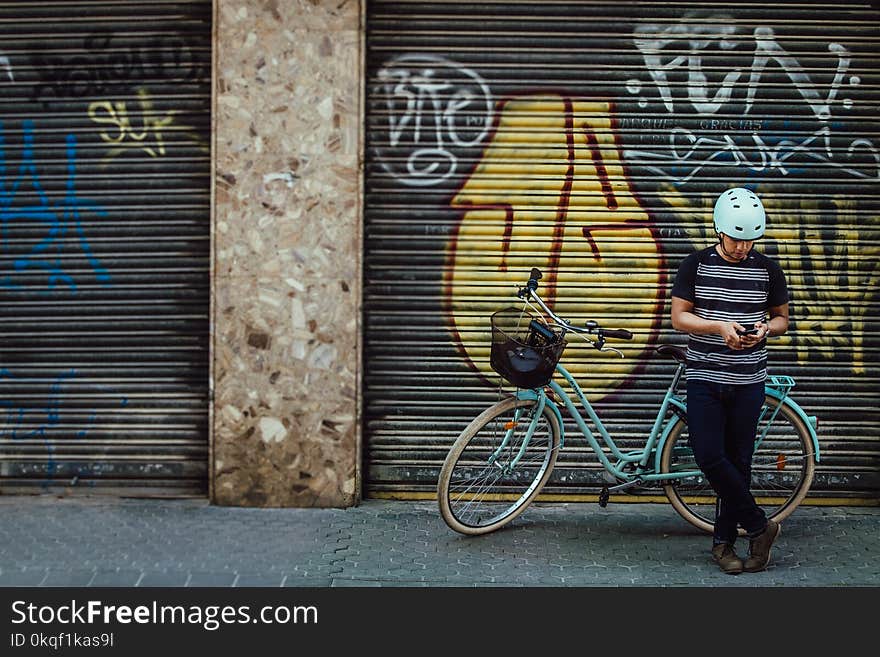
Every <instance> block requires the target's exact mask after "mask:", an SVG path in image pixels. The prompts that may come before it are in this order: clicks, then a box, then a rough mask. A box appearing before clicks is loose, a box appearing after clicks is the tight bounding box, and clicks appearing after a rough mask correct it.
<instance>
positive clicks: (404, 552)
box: [0, 496, 880, 587]
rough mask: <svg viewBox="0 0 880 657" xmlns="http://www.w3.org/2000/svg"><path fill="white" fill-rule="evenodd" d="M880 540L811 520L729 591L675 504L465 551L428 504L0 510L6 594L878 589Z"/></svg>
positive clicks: (84, 505)
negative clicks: (202, 589)
mask: <svg viewBox="0 0 880 657" xmlns="http://www.w3.org/2000/svg"><path fill="white" fill-rule="evenodd" d="M878 538H880V508H878V507H818V506H817V507H811V506H802V507H800V508H799V509H798V510H797V511H796V512H795V513H794V515H793V516H791V517H790V518H789V519H788V520H786V522H784V523H783V533H782V535H781V537H780V539H779V540H778V542H777V545H776V546H775V547H774V551H773V559H772V563H771V566H770V568H769V569H768V570H767V571H765V572H763V573H754V574H742V575H738V576H730V575H724V574H722V573H721V572H720V571H719V570H718V568H717V567H716V566H715V565H714V563H712V561H711V559H710V556H709V547H710V538H709V537H708V535H705V534H701V533H699V532H698V531H697V530H696V529H693V528H692V527H691V526H690V525H688V524H687V523H686V522H685V521H684V520H682V519H681V518H680V517H679V516H678V515H677V514H676V513H675V511H674V510H673V509H672V508H671V507H670V506H669V505H667V504H623V503H617V504H615V503H614V502H612V503H611V504H609V506H608V507H607V508H604V509H603V508H600V507H599V506H598V504H580V503H555V504H536V505H533V506H532V507H530V508H529V509H528V510H527V511H526V512H525V513H524V515H523V516H521V517H520V518H519V519H518V520H516V521H515V522H514V523H512V524H511V525H509V526H508V527H506V528H505V529H503V530H500V531H498V532H495V533H494V534H489V535H486V536H482V537H465V536H461V535H458V534H456V533H454V532H452V531H451V530H450V529H449V528H448V527H447V526H446V525H445V524H444V523H443V521H442V519H441V518H440V515H439V513H438V511H437V506H436V504H435V503H433V502H407V501H390V500H365V501H364V502H362V503H361V504H360V505H359V506H358V507H355V508H351V509H246V508H230V507H218V506H211V505H209V504H208V503H207V502H206V501H200V500H155V499H116V498H113V499H108V498H101V497H92V498H57V497H54V496H11V497H0V586H2V587H11V586H40V587H151V586H168V587H185V586H208V587H255V586H260V587H264V586H265V587H280V586H287V587H304V586H315V587H343V586H348V587H352V586H354V587H412V586H419V587H440V586H466V587H473V586H480V587H482V586H491V587H512V586H517V587H519V586H551V587H581V586H615V587H630V586H637V587H639V586H650V587H702V586H734V587H763V586H784V587H804V586H809V587H816V586H838V587H840V586H844V587H853V586H878V585H880V540H878ZM745 547H746V545H745V543H743V544H742V545H741V546H740V552H741V553H742V552H744V551H745Z"/></svg>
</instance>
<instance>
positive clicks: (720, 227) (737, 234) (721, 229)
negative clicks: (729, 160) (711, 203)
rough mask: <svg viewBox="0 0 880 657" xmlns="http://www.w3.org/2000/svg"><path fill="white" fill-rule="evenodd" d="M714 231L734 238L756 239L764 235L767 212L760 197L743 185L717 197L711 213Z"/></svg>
mask: <svg viewBox="0 0 880 657" xmlns="http://www.w3.org/2000/svg"><path fill="white" fill-rule="evenodd" d="M712 219H713V220H714V222H715V232H716V233H724V234H725V235H727V236H728V237H732V238H733V239H736V240H756V239H758V238H760V237H763V235H764V228H765V226H766V225H767V214H766V213H765V212H764V206H763V204H762V203H761V199H759V198H758V197H757V196H755V194H754V192H751V191H749V190H748V189H744V188H743V187H734V188H733V189H728V190H727V191H726V192H724V193H723V194H721V196H719V197H718V200H717V201H715V210H714V211H713V213H712Z"/></svg>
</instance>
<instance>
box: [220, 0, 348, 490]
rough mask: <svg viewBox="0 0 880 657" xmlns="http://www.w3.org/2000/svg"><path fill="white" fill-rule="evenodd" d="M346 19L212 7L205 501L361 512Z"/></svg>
mask: <svg viewBox="0 0 880 657" xmlns="http://www.w3.org/2000/svg"><path fill="white" fill-rule="evenodd" d="M360 22H361V11H360V6H359V2H358V0H262V1H260V2H256V1H254V0H215V57H216V60H215V66H214V69H215V81H214V84H215V93H214V97H215V107H214V136H215V154H214V163H215V171H214V179H213V184H214V190H213V192H214V213H213V214H214V216H213V231H212V234H213V248H214V263H213V272H212V277H211V280H212V286H213V290H212V300H213V327H212V331H213V333H212V337H213V348H214V355H213V361H212V366H213V374H212V382H213V399H214V404H213V413H212V427H213V435H212V441H211V448H212V449H211V452H212V453H211V470H212V473H211V498H212V500H213V502H215V503H216V504H221V505H237V506H260V507H269V506H272V507H277V506H295V507H344V506H351V505H354V504H356V503H357V502H358V501H359V497H360V429H359V421H358V420H359V418H358V395H359V388H360V383H359V373H358V368H359V362H360V357H359V351H358V350H359V344H360V340H359V332H360V296H361V295H360V289H361V281H360V276H361V227H360V214H361V212H360V205H361V203H360V198H361V194H360V164H359V163H360V156H359V154H360V130H361V127H360V126H361V115H362V111H361V91H360V90H361V84H362V82H361V77H362V71H361V61H362V57H361V47H362V46H361V34H362V32H361V25H360Z"/></svg>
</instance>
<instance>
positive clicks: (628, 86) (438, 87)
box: [364, 0, 880, 501]
mask: <svg viewBox="0 0 880 657" xmlns="http://www.w3.org/2000/svg"><path fill="white" fill-rule="evenodd" d="M367 7H368V11H367V71H366V75H367V78H366V93H367V113H366V119H365V120H366V125H367V141H366V148H367V150H366V177H365V194H366V197H365V268H364V277H365V288H364V289H365V292H364V294H365V297H364V312H365V336H364V344H365V349H364V409H365V413H364V418H365V419H364V423H365V450H364V451H365V461H366V464H365V466H366V481H367V488H366V494H367V495H368V496H369V495H374V496H381V495H385V496H402V497H418V496H424V497H428V496H431V495H432V494H433V491H434V490H435V486H436V479H437V474H438V472H439V467H440V465H441V463H442V460H443V458H444V456H445V453H446V451H447V450H448V448H449V446H450V445H451V443H452V441H453V440H454V438H455V437H456V436H457V434H458V433H459V432H460V431H461V430H462V429H463V428H464V426H465V425H466V424H467V422H468V421H469V420H470V419H471V418H473V417H474V416H475V415H476V414H477V413H478V412H479V411H480V410H482V409H483V408H485V406H486V405H488V404H489V403H490V402H492V401H494V400H495V399H496V398H497V383H498V379H497V377H493V376H491V372H490V370H489V368H488V343H487V340H488V332H487V331H488V322H489V315H490V314H491V313H492V312H493V311H495V310H497V309H499V308H500V307H502V306H504V305H507V302H508V300H509V299H511V297H512V292H513V290H514V285H515V284H520V285H521V284H522V283H523V282H524V280H525V278H526V277H527V273H528V271H529V268H530V267H532V266H537V267H540V268H541V269H543V270H544V273H545V279H544V291H545V293H547V294H548V296H549V298H550V299H552V300H553V301H554V302H555V304H556V308H557V309H558V310H560V311H561V314H562V315H563V316H569V317H570V318H574V319H576V320H586V319H595V320H598V321H599V322H600V323H601V324H602V325H603V326H606V327H609V328H618V327H621V328H627V329H630V330H632V331H633V332H634V333H635V339H634V340H633V341H632V342H628V343H616V344H615V345H614V346H617V347H619V348H620V349H621V350H622V351H623V353H624V354H625V356H626V358H625V359H620V358H617V357H615V356H614V355H613V354H599V353H597V352H595V351H587V350H586V349H574V350H572V349H571V348H569V350H568V351H567V352H566V362H567V364H571V365H572V366H573V369H574V371H575V373H576V374H577V376H578V377H579V379H580V381H581V382H582V384H583V385H584V386H585V389H586V390H587V391H588V395H589V396H590V397H591V399H592V400H593V402H594V405H595V406H596V407H597V410H598V411H599V412H600V415H601V416H602V418H603V419H604V420H605V421H606V425H607V426H608V428H609V430H610V431H611V433H612V435H613V437H614V438H615V439H616V440H617V441H618V442H620V443H622V446H623V447H624V448H626V447H636V446H639V445H641V444H642V442H643V439H644V437H645V436H646V435H647V433H648V430H649V429H650V425H651V421H652V419H653V412H654V411H655V409H656V407H657V405H658V404H659V402H660V399H661V398H662V393H663V390H664V388H665V386H666V385H667V383H668V381H669V377H670V375H671V373H672V371H673V365H672V363H671V362H670V361H667V360H663V359H662V358H661V357H659V356H657V355H656V354H655V353H654V352H653V347H654V346H655V345H657V344H659V343H664V342H671V343H675V344H683V343H684V340H685V338H684V336H683V335H680V334H678V333H676V332H675V331H673V330H672V328H671V324H670V322H669V288H670V286H671V281H672V278H673V276H674V274H675V271H676V268H677V267H678V264H679V262H680V261H681V259H682V258H683V257H684V256H685V255H686V254H688V253H690V252H691V251H693V250H694V249H696V248H699V247H702V246H708V245H709V244H710V242H711V240H713V239H714V236H713V234H712V231H711V226H710V221H709V218H710V216H711V207H712V204H713V202H714V199H715V197H716V196H717V195H718V193H720V191H722V190H723V189H725V188H727V187H729V186H733V185H747V186H749V187H750V188H752V189H754V190H755V191H757V193H758V194H759V195H760V196H761V198H762V199H763V200H764V202H765V205H766V206H767V207H768V210H769V213H770V223H769V230H768V234H767V237H766V239H765V240H764V241H763V242H762V243H761V244H760V247H759V248H761V249H762V250H764V251H765V252H766V253H768V254H769V255H771V256H773V257H775V258H776V259H777V260H778V261H779V262H780V263H781V264H782V265H783V267H784V269H785V270H786V272H787V275H788V282H789V285H790V289H791V293H792V304H791V310H792V323H791V329H790V332H789V334H788V335H787V336H785V338H783V339H781V340H779V341H778V342H776V343H774V344H773V345H772V347H771V349H772V351H771V354H770V358H771V366H772V368H771V373H778V374H789V375H791V376H793V377H795V379H796V380H797V387H796V388H795V390H794V392H793V394H794V396H795V398H796V400H797V401H798V402H799V403H800V404H801V405H802V406H803V407H804V408H805V409H806V410H807V411H808V412H809V413H811V414H815V415H817V416H818V417H819V421H820V425H819V433H820V440H821V445H822V459H821V462H820V464H819V466H818V469H817V474H816V479H815V483H814V485H813V488H812V499H813V500H815V501H818V500H825V501H829V500H831V499H840V498H849V499H852V500H853V501H859V500H862V501H863V500H867V499H873V500H876V498H877V495H878V490H880V477H878V465H880V414H878V401H880V400H878V392H877V391H878V373H877V372H878V368H877V360H878V329H880V327H878V278H877V256H878V251H880V232H878V227H880V223H878V207H880V153H878V148H880V120H878V109H880V102H878V101H880V58H878V54H877V53H878V43H880V20H878V19H880V11H878V9H877V8H876V7H875V6H872V5H871V4H870V3H868V2H851V3H828V4H827V5H825V6H820V5H816V4H812V3H804V2H800V3H798V2H781V3H772V4H766V3H727V2H676V3H643V2H639V3H634V2H603V1H600V0H595V1H590V0H584V1H580V2H565V3H562V2H560V3H555V2H515V1H510V2H501V1H498V2H495V1H491V2H480V3H476V2H458V1H454V0H452V1H445V2H422V1H413V2H391V1H382V0H376V1H372V2H369V3H368V5H367ZM574 429H575V427H574V425H573V423H570V426H567V432H566V433H567V442H566V447H565V449H564V450H562V452H561V456H560V459H559V463H558V465H557V468H556V470H555V472H554V476H553V479H551V484H550V490H554V491H556V492H558V493H560V494H561V495H563V496H569V498H570V499H577V498H578V496H579V495H592V494H593V493H595V491H596V490H597V486H598V485H599V484H600V483H601V479H600V477H599V466H598V462H597V460H596V459H595V457H593V456H592V455H591V453H590V450H589V448H588V447H586V445H585V441H584V440H582V439H581V438H580V436H579V434H577V433H576V432H575V431H574ZM584 499H587V498H584ZM590 499H595V498H590Z"/></svg>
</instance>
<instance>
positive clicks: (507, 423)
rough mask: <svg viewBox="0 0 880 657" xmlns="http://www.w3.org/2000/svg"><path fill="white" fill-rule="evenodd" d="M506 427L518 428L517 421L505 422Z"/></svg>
mask: <svg viewBox="0 0 880 657" xmlns="http://www.w3.org/2000/svg"><path fill="white" fill-rule="evenodd" d="M504 428H505V429H515V428H516V422H505V423H504Z"/></svg>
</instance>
